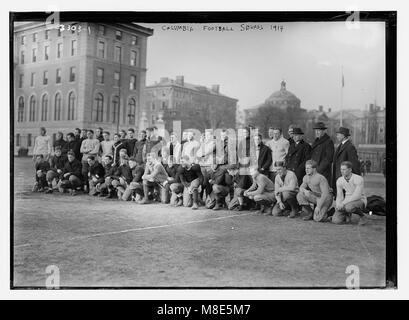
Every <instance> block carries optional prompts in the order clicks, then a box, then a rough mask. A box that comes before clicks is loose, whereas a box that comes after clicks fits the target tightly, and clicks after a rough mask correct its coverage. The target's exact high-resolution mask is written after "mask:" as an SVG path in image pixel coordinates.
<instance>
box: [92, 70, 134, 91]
mask: <svg viewBox="0 0 409 320" xmlns="http://www.w3.org/2000/svg"><path fill="white" fill-rule="evenodd" d="M120 78H121V77H120V73H119V72H118V71H114V84H113V85H114V87H119V86H120ZM136 79H137V78H136V75H133V74H131V75H130V76H129V90H136V87H137V81H136ZM97 83H98V84H105V69H103V68H97Z"/></svg>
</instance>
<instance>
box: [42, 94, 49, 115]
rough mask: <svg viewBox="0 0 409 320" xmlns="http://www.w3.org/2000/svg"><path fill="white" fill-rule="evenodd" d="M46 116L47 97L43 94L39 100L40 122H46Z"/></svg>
mask: <svg viewBox="0 0 409 320" xmlns="http://www.w3.org/2000/svg"><path fill="white" fill-rule="evenodd" d="M47 116H48V96H47V95H46V94H45V95H43V98H42V99H41V121H47Z"/></svg>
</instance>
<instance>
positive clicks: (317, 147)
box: [311, 122, 334, 183]
mask: <svg viewBox="0 0 409 320" xmlns="http://www.w3.org/2000/svg"><path fill="white" fill-rule="evenodd" d="M313 129H314V131H315V140H314V142H313V143H312V145H311V160H314V161H315V162H317V172H318V173H319V174H322V175H323V176H324V177H325V178H326V179H327V181H328V183H331V165H332V160H333V157H334V142H333V141H332V139H331V138H330V137H329V135H328V134H327V127H326V126H325V124H324V122H318V123H316V124H315V125H314V128H313Z"/></svg>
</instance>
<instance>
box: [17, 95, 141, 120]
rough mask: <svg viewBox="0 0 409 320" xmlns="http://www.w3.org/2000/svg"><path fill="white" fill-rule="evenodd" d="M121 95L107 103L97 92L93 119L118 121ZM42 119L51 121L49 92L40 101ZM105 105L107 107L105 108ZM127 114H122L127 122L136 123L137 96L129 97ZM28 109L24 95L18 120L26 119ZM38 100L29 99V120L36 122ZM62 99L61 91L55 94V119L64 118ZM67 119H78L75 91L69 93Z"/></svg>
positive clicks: (21, 98) (19, 107) (92, 114)
mask: <svg viewBox="0 0 409 320" xmlns="http://www.w3.org/2000/svg"><path fill="white" fill-rule="evenodd" d="M119 104H120V99H119V96H114V97H112V100H111V101H110V103H109V104H108V103H105V97H104V95H103V94H102V93H97V94H96V95H95V97H94V103H93V105H92V109H91V119H92V121H95V122H113V123H117V122H118V117H119V116H120V115H119ZM40 106H41V109H40V116H41V117H40V121H49V120H51V118H50V104H49V97H48V94H43V95H42V97H41V101H40ZM105 107H106V108H107V109H105ZM124 112H125V114H122V116H123V117H124V118H125V119H127V120H126V123H127V124H129V125H135V115H136V100H135V98H129V99H128V101H127V105H126V109H124ZM25 113H26V109H25V101H24V97H19V99H18V109H17V122H24V121H25V119H26V115H25ZM36 113H37V101H36V97H35V96H34V95H32V96H31V97H30V99H29V110H28V121H29V122H35V121H38V120H37V114H36ZM62 116H63V115H62V99H61V93H59V92H57V93H56V94H55V96H54V117H53V120H54V121H60V120H64V119H63V118H62ZM66 119H67V120H76V119H77V113H76V96H75V93H74V92H72V91H71V92H70V93H69V94H68V109H67V118H66Z"/></svg>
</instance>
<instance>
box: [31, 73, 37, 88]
mask: <svg viewBox="0 0 409 320" xmlns="http://www.w3.org/2000/svg"><path fill="white" fill-rule="evenodd" d="M35 77H36V74H35V72H31V80H30V86H31V87H34V85H35Z"/></svg>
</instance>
